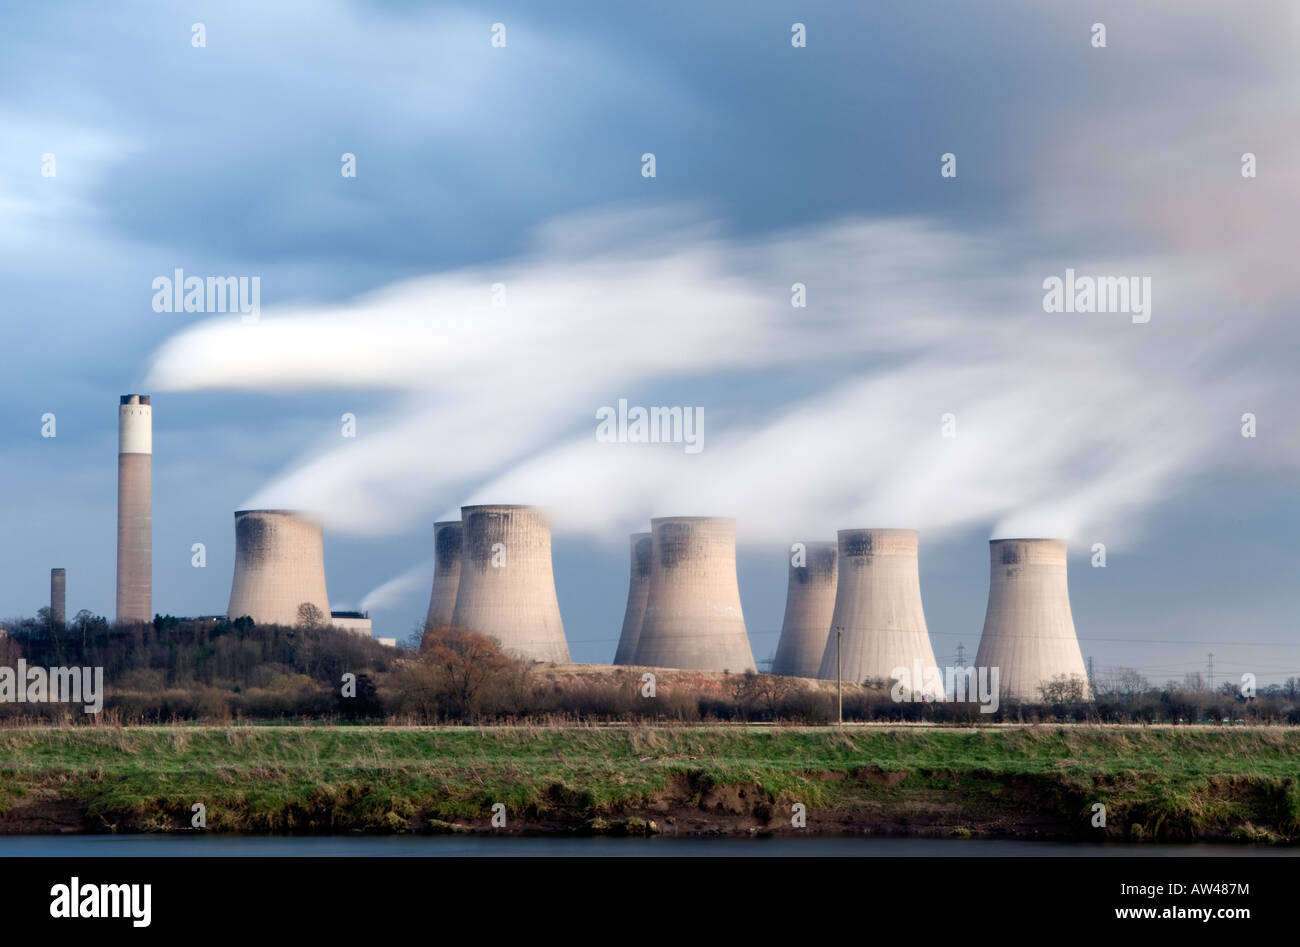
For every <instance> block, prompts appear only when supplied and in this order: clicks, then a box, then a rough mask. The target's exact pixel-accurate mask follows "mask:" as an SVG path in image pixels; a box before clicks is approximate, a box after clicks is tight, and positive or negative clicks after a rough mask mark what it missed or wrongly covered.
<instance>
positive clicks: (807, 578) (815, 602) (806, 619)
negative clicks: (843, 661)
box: [772, 542, 839, 677]
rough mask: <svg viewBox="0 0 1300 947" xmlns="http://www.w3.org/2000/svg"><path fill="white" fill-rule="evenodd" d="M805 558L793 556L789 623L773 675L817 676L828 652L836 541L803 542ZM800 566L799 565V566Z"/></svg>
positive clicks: (787, 604)
mask: <svg viewBox="0 0 1300 947" xmlns="http://www.w3.org/2000/svg"><path fill="white" fill-rule="evenodd" d="M799 545H800V546H802V547H803V556H802V558H798V557H796V555H795V554H794V553H791V556H790V581H789V583H788V585H787V586H786V592H785V620H784V621H782V622H781V640H780V642H779V643H778V644H777V646H776V657H775V658H774V659H773V660H772V673H773V674H788V675H790V676H791V677H816V676H817V673H818V671H820V670H821V666H822V655H824V654H825V653H826V635H827V633H828V632H829V630H830V627H831V617H832V615H833V614H834V612H835V580H836V575H837V574H838V571H839V570H838V569H837V568H836V562H837V559H838V552H839V550H838V546H837V544H836V543H833V542H810V543H800V544H799ZM796 563H797V564H796Z"/></svg>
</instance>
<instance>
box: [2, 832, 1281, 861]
mask: <svg viewBox="0 0 1300 947" xmlns="http://www.w3.org/2000/svg"><path fill="white" fill-rule="evenodd" d="M140 855H144V856H153V857H159V856H161V857H200V858H207V857H218V858H221V857H243V856H271V857H276V856H279V857H283V856H289V857H302V858H340V857H351V856H372V857H373V856H380V857H397V858H418V857H428V856H436V857H456V856H508V857H521V856H523V857H528V856H542V857H555V856H562V857H563V856H569V857H586V856H600V857H608V856H614V857H625V858H640V857H646V856H650V857H656V856H658V857H663V856H667V857H680V856H689V857H706V858H707V857H719V856H723V857H725V856H737V855H740V856H758V857H782V858H788V857H811V858H817V857H824V856H830V857H861V858H897V857H900V856H902V857H908V856H912V857H917V856H920V857H936V856H937V857H947V858H951V857H957V858H961V857H988V856H993V857H1008V858H1015V857H1022V856H1030V857H1041V856H1048V857H1052V856H1056V857H1066V858H1077V857H1080V856H1101V857H1134V856H1136V857H1163V856H1170V855H1173V856H1210V857H1223V856H1241V857H1259V856H1264V857H1296V856H1300V847H1296V848H1286V847H1278V846H1269V845H1239V844H1221V845H1214V844H1206V843H1197V844H1190V845H1166V844H1124V843H1114V842H1110V843H1095V842H1077V843H1072V842H1033V841H1016V840H1005V839H918V838H760V839H743V838H742V839H667V838H649V839H645V838H636V839H627V838H587V837H584V838H561V837H553V836H499V837H492V836H454V835H436V836H410V835H400V836H364V835H363V836H258V835H10V836H0V857H10V858H30V857H36V856H53V857H65V858H85V857H101V856H103V857H119V856H140Z"/></svg>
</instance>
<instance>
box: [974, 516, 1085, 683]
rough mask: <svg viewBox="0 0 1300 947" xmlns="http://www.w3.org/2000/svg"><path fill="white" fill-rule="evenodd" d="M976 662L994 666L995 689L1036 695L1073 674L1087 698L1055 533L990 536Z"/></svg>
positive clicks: (1061, 551) (1061, 553) (1062, 549)
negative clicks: (984, 607)
mask: <svg viewBox="0 0 1300 947" xmlns="http://www.w3.org/2000/svg"><path fill="white" fill-rule="evenodd" d="M975 664H976V666H977V667H981V668H998V678H999V687H998V690H999V692H1000V693H1001V694H1002V695H1003V696H1005V697H1009V698H1012V699H1015V700H1024V701H1039V700H1042V698H1043V693H1042V687H1043V686H1044V685H1046V684H1048V683H1050V682H1051V681H1053V680H1054V679H1059V678H1061V677H1067V678H1073V679H1077V680H1078V681H1080V682H1081V683H1082V687H1083V690H1084V692H1085V696H1086V697H1087V698H1089V699H1090V698H1091V696H1092V693H1091V690H1090V689H1089V687H1088V672H1087V670H1086V668H1085V667H1084V664H1083V653H1082V652H1081V651H1080V650H1079V639H1078V636H1077V635H1076V634H1075V630H1074V616H1073V615H1072V614H1071V612H1070V591H1069V587H1068V584H1067V581H1066V545H1065V543H1064V542H1063V541H1062V540H1059V539H994V540H990V541H989V603H988V610H987V611H986V612H985V615H984V633H983V634H982V635H981V636H980V646H979V650H978V652H977V653H976V656H975Z"/></svg>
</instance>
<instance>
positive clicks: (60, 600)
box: [50, 569, 68, 628]
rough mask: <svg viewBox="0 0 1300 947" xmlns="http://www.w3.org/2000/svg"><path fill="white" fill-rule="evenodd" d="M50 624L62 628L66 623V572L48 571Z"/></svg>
mask: <svg viewBox="0 0 1300 947" xmlns="http://www.w3.org/2000/svg"><path fill="white" fill-rule="evenodd" d="M50 623H51V624H52V625H54V626H55V627H56V628H62V627H63V626H64V625H66V624H67V623H68V570H67V569H51V570H50Z"/></svg>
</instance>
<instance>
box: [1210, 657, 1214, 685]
mask: <svg viewBox="0 0 1300 947" xmlns="http://www.w3.org/2000/svg"><path fill="white" fill-rule="evenodd" d="M1210 693H1211V694H1213V693H1214V652H1213V651H1211V652H1210Z"/></svg>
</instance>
